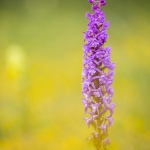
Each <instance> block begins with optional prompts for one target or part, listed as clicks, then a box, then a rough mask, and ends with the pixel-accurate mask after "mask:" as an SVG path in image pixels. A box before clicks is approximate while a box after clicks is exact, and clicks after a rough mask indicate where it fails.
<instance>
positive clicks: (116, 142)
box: [0, 0, 150, 150]
mask: <svg viewBox="0 0 150 150" xmlns="http://www.w3.org/2000/svg"><path fill="white" fill-rule="evenodd" d="M90 7H91V6H90V4H89V3H88V2H87V0H82V1H81V0H64V1H63V0H53V1H52V0H0V150H92V147H91V146H90V145H89V143H88V141H87V137H88V136H89V135H90V132H91V129H88V128H87V126H86V124H85V122H84V120H83V119H82V117H83V116H84V112H83V105H82V103H81V70H82V54H83V52H82V45H83V43H84V42H83V35H82V33H83V32H84V31H85V30H86V25H87V20H86V19H85V15H84V14H85V12H88V11H90ZM103 10H104V11H105V14H106V18H107V20H110V21H111V22H110V27H109V30H108V33H109V39H108V41H107V44H106V45H111V47H112V57H111V60H112V61H113V62H116V69H115V80H114V84H113V86H114V88H115V94H114V97H113V101H114V102H115V103H116V107H115V113H114V118H115V120H114V124H113V126H111V127H110V129H109V137H110V140H111V145H110V146H109V150H150V127H149V124H150V119H149V117H150V17H149V16H150V1H148V0H147V1H146V0H142V1H141V0H126V1H124V0H115V1H113V0H107V5H106V6H105V7H104V8H103Z"/></svg>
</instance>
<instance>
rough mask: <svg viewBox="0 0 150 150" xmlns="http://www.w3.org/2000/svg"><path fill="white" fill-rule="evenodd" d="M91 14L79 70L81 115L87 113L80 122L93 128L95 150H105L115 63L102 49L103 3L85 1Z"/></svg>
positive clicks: (103, 1)
mask: <svg viewBox="0 0 150 150" xmlns="http://www.w3.org/2000/svg"><path fill="white" fill-rule="evenodd" d="M89 2H90V3H91V4H92V11H93V13H92V14H90V13H86V18H88V20H89V22H88V26H87V31H86V32H84V41H85V44H84V46H83V52H84V54H83V69H82V94H83V98H82V103H83V105H84V112H85V113H87V114H89V115H88V116H89V117H85V118H84V120H85V122H86V124H87V126H88V127H90V126H93V127H94V132H93V133H92V134H91V136H90V140H91V141H92V142H93V144H94V146H95V148H96V150H100V149H101V148H102V147H103V148H104V150H106V149H107V145H108V144H110V141H109V139H108V127H109V126H111V125H112V123H113V117H112V115H113V112H114V107H115V105H114V103H112V100H111V98H112V96H113V93H114V91H113V88H112V86H111V85H112V83H113V76H114V68H115V63H112V62H111V61H110V51H111V48H110V47H106V48H105V47H104V44H105V42H106V40H107V38H108V35H107V33H106V30H107V29H108V27H109V22H106V21H105V15H104V12H103V11H102V6H104V5H105V4H106V1H105V0H98V1H95V0H89Z"/></svg>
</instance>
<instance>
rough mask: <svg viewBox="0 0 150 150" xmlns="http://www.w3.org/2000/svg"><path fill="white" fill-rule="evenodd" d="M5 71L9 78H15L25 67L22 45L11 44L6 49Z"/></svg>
mask: <svg viewBox="0 0 150 150" xmlns="http://www.w3.org/2000/svg"><path fill="white" fill-rule="evenodd" d="M5 60H6V72H7V76H8V78H10V79H14V78H17V77H18V76H19V75H20V74H22V73H23V72H24V70H25V68H26V64H25V60H26V55H25V53H24V50H23V49H22V47H20V46H18V45H11V46H10V47H9V48H8V49H7V51H6V57H5Z"/></svg>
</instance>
